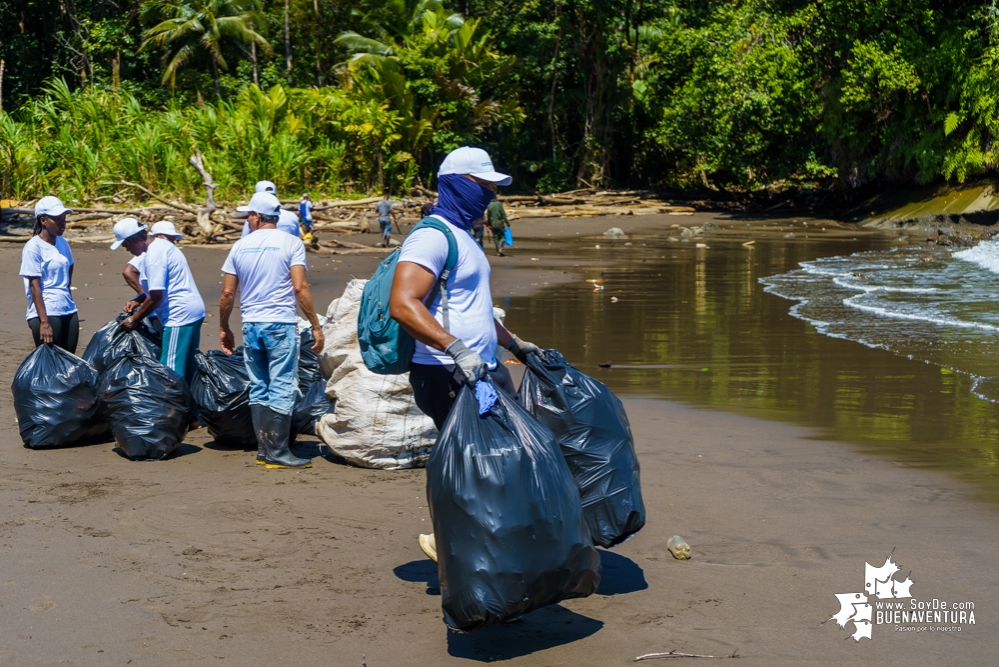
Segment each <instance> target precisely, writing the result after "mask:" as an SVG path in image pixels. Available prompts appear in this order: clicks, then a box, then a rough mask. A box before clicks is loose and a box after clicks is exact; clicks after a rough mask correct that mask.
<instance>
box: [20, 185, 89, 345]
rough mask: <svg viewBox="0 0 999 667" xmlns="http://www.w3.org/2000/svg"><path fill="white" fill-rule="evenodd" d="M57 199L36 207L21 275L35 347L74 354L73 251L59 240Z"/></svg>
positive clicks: (61, 213)
mask: <svg viewBox="0 0 999 667" xmlns="http://www.w3.org/2000/svg"><path fill="white" fill-rule="evenodd" d="M72 212H73V211H72V209H68V208H66V207H65V206H63V203H62V202H61V201H60V200H59V198H58V197H52V196H48V197H42V198H41V199H39V200H38V203H36V204H35V229H34V231H33V232H32V236H31V238H30V239H29V240H28V242H27V243H25V244H24V249H23V250H21V270H20V275H21V277H22V278H23V279H24V294H25V296H26V297H27V298H28V314H27V317H26V319H27V320H28V328H30V329H31V336H32V338H34V340H35V347H38V346H39V345H41V344H42V343H45V344H46V345H57V346H59V347H61V348H63V349H64V350H67V351H68V352H72V353H74V354H75V353H76V344H77V343H78V342H79V340H80V317H79V315H78V314H77V310H76V302H75V301H73V294H72V292H71V291H70V289H71V287H72V284H73V251H72V250H70V249H69V243H67V242H66V239H64V238H63V237H62V234H63V232H65V231H66V214H67V213H72Z"/></svg>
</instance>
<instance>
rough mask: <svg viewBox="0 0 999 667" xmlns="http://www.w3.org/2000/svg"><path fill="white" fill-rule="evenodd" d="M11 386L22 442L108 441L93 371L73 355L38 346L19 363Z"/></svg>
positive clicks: (44, 444)
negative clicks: (99, 411) (100, 414)
mask: <svg viewBox="0 0 999 667" xmlns="http://www.w3.org/2000/svg"><path fill="white" fill-rule="evenodd" d="M10 390H11V392H12V393H13V394H14V412H15V413H16V414H17V423H18V427H19V428H20V431H21V440H23V441H24V445H25V446H26V447H31V448H33V449H42V448H47V447H65V446H67V445H76V444H83V443H89V442H102V441H105V440H107V436H108V425H107V424H106V423H105V422H104V421H103V420H102V419H100V417H99V415H98V414H97V412H98V410H97V371H95V370H94V369H93V367H92V366H91V365H90V364H88V363H87V362H85V361H84V360H82V359H80V358H79V357H78V356H76V355H75V354H70V353H69V352H67V351H66V350H64V349H62V348H61V347H57V346H55V345H40V346H38V347H37V348H35V351H34V352H32V353H31V354H29V355H28V356H27V357H26V358H25V360H24V361H22V362H21V365H20V366H19V367H18V369H17V372H16V373H15V374H14V382H13V383H12V384H11V386H10Z"/></svg>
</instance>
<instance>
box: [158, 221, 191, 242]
mask: <svg viewBox="0 0 999 667" xmlns="http://www.w3.org/2000/svg"><path fill="white" fill-rule="evenodd" d="M149 231H150V233H152V235H153V236H156V235H157V234H162V235H163V236H172V237H173V238H175V239H182V238H184V235H183V234H181V233H180V232H178V231H177V228H176V227H174V226H173V223H172V222H170V221H169V220H160V221H159V222H157V223H156V224H155V225H153V228H152V229H150V230H149Z"/></svg>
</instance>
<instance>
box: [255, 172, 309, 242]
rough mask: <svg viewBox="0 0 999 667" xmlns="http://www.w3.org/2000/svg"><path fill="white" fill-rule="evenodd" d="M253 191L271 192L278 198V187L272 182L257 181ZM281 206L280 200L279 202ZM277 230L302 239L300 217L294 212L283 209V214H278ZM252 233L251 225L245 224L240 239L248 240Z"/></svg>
mask: <svg viewBox="0 0 999 667" xmlns="http://www.w3.org/2000/svg"><path fill="white" fill-rule="evenodd" d="M253 191H254V192H255V193H256V192H269V193H270V194H272V195H274V196H275V197H277V186H276V185H274V184H273V183H271V182H270V181H257V184H256V185H255V186H253ZM278 204H279V205H280V200H279V202H278ZM278 216H279V217H278V222H277V228H278V229H280V230H281V231H282V232H288V233H289V234H291V235H292V236H295V237H299V238H301V236H302V230H301V229H300V228H299V226H298V216H297V215H295V214H294V213H293V212H292V211H286V210H284V209H283V208H282V209H281V212H280V213H278ZM249 233H250V223H249V222H245V223H243V233H242V234H241V235H240V238H246V235H247V234H249Z"/></svg>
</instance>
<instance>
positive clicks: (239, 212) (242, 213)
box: [231, 206, 250, 220]
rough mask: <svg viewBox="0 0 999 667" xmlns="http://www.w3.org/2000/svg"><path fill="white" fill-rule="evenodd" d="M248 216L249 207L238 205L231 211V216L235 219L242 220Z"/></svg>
mask: <svg viewBox="0 0 999 667" xmlns="http://www.w3.org/2000/svg"><path fill="white" fill-rule="evenodd" d="M249 216H250V209H249V207H247V206H240V207H238V208H237V209H236V212H235V213H233V214H232V216H231V217H233V218H236V219H237V220H243V219H244V218H247V217H249Z"/></svg>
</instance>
